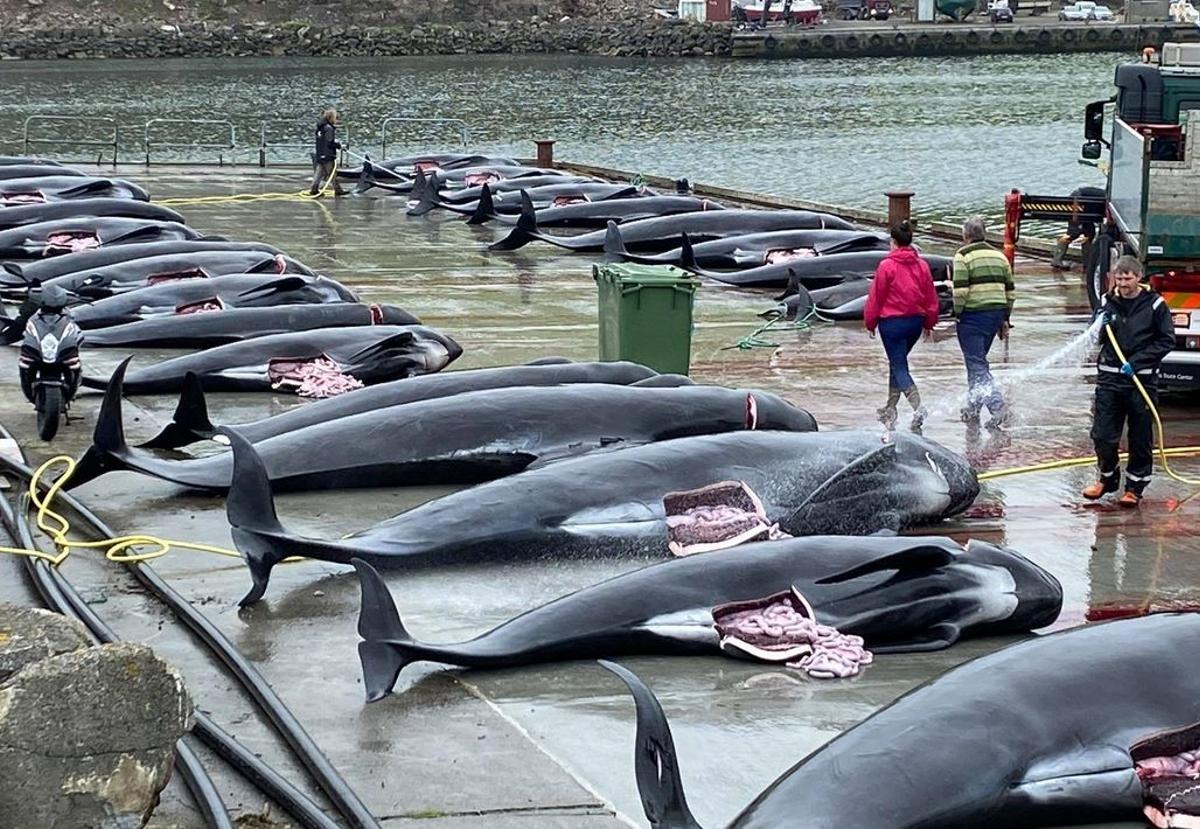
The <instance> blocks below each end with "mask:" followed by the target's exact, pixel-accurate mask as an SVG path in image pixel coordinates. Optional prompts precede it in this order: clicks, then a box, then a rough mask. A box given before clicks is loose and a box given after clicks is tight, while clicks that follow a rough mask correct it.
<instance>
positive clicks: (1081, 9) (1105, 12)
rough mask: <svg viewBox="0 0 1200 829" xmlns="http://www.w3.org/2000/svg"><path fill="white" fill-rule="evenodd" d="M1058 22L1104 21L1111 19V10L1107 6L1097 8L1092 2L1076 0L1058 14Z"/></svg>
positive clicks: (1089, 0)
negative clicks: (1076, 0)
mask: <svg viewBox="0 0 1200 829" xmlns="http://www.w3.org/2000/svg"><path fill="white" fill-rule="evenodd" d="M1058 19H1059V20H1106V21H1111V20H1112V19H1113V13H1112V10H1111V9H1110V8H1109V7H1108V6H1099V5H1097V4H1096V3H1094V2H1092V0H1078V2H1075V3H1072V4H1071V5H1069V6H1063V8H1062V11H1060V12H1059V13H1058Z"/></svg>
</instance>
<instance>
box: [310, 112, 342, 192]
mask: <svg viewBox="0 0 1200 829" xmlns="http://www.w3.org/2000/svg"><path fill="white" fill-rule="evenodd" d="M337 117H338V115H337V110H336V109H327V110H325V112H324V113H322V114H321V120H320V121H318V122H317V145H316V149H315V150H314V152H313V181H312V187H311V188H309V191H308V194H309V195H310V196H319V195H321V191H322V190H324V189H325V183H326V182H328V181H329V179H330V177H332V176H333V169H334V162H335V161H337V154H338V150H340V149H341V148H342V145H341V144H339V143H338V142H337V139H336V137H335V135H334V133H335V130H336V129H337ZM333 194H334V195H335V196H344V195H345V194H346V191H345V190H343V189H342V185H341V184H339V183H338V180H337V178H336V177H334V178H333Z"/></svg>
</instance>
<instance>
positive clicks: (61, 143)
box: [21, 114, 471, 167]
mask: <svg viewBox="0 0 1200 829" xmlns="http://www.w3.org/2000/svg"><path fill="white" fill-rule="evenodd" d="M300 123H301V122H300V121H299V120H298V119H289V120H284V119H269V120H265V121H260V122H259V123H258V125H257V129H251V130H250V131H249V132H250V134H252V135H255V136H256V138H257V141H256V142H254V143H247V144H241V143H239V141H238V127H237V125H236V124H234V122H233V121H230V120H227V119H209V118H168V117H163V118H151V119H150V120H148V121H146V122H145V123H143V124H141V125H140V127H138V126H135V125H132V124H123V123H121V122H119V121H117V120H116V119H114V118H108V117H103V116H87V115H53V114H44V115H43V114H39V115H31V116H29V117H28V118H26V119H25V121H24V124H23V127H22V133H21V142H22V147H23V151H24V153H25V154H26V155H30V154H40V155H68V154H70V151H71V150H78V149H87V150H89V151H90V150H91V149H93V148H96V149H98V150H99V151H98V152H97V155H96V164H97V165H101V164H111V165H112V166H114V167H115V166H116V165H117V164H118V163H120V162H122V161H130V160H132V157H133V156H134V153H136V155H137V157H138V160H140V161H142V162H144V163H145V164H146V165H147V166H149V165H150V164H151V163H153V162H155V161H156V160H161V161H169V162H193V161H203V162H215V163H217V164H218V165H223V164H225V163H227V162H228V163H234V162H238V161H241V162H250V163H253V161H257V163H258V165H259V166H260V167H267V166H270V165H271V163H272V162H274V163H276V164H287V163H291V164H294V163H297V162H300V163H307V162H308V161H309V160H310V158H311V152H312V147H313V138H312V134H311V131H310V130H308V129H305V128H302V127H301V126H300ZM244 127H245V125H243V128H244ZM417 130H420V131H421V132H422V133H424V134H435V133H440V134H446V133H451V134H453V135H454V136H456V138H457V142H458V144H459V145H460V146H461V147H462V148H464V149H465V148H466V147H467V146H468V144H469V142H470V140H471V130H470V127H469V126H468V125H467V123H466V122H465V121H463V120H462V119H460V118H441V117H422V116H410V115H392V116H388V117H387V118H384V119H383V121H381V122H380V124H379V127H378V130H377V134H378V136H379V146H380V148H381V157H383V158H386V157H387V154H388V148H389V146H390V147H392V148H393V149H394V148H395V147H396V146H397V145H398V144H402V143H405V142H403V141H401V140H399V138H398V136H397V133H398V132H406V133H407V134H408V135H409V136H410V141H409V142H408V143H409V144H411V143H412V141H411V136H412V135H413V133H414V132H415V131H417ZM243 132H246V130H245V129H243ZM369 132H374V131H367V133H369ZM367 133H364V134H367ZM129 135H136V136H139V137H140V142H139V141H138V140H137V139H136V138H135V139H134V143H133V144H132V145H131V146H122V143H121V141H122V138H123V137H128V136H129ZM338 141H339V143H341V145H342V148H343V151H348V150H349V148H350V146H351V130H350V129H349V128H348V127H345V126H342V125H339V126H338ZM64 160H75V159H64ZM86 160H88V161H90V160H91V159H90V157H89V158H87V159H86ZM343 160H344V157H343Z"/></svg>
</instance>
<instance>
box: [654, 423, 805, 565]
mask: <svg viewBox="0 0 1200 829" xmlns="http://www.w3.org/2000/svg"><path fill="white" fill-rule="evenodd" d="M747 415H749V412H747ZM663 511H664V512H665V513H666V519H667V538H668V541H667V549H669V550H670V551H671V553H672V554H674V555H677V556H690V555H693V554H694V553H704V552H709V551H711V550H724V549H727V548H729V547H736V546H737V545H739V544H744V543H746V542H747V541H761V540H774V539H778V538H791V536H790V535H788V534H787V533H785V532H784V531H783V530H781V529H779V525H778V524H775V523H772V522H771V521H770V520H769V519H768V518H767V511H766V509H765V508H764V507H763V504H762V501H761V500H760V499H759V497H758V496H757V495H755V494H754V491H753V490H752V489H750V487H748V486H746V484H745V482H743V481H721V482H719V483H715V484H709V485H708V486H705V487H701V488H699V489H690V490H685V491H681V492H668V493H667V494H666V495H664V496H663Z"/></svg>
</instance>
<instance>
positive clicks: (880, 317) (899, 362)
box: [863, 219, 938, 431]
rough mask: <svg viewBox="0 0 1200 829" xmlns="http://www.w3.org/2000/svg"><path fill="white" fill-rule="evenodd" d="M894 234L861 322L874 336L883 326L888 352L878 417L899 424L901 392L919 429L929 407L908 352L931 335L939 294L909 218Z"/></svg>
mask: <svg viewBox="0 0 1200 829" xmlns="http://www.w3.org/2000/svg"><path fill="white" fill-rule="evenodd" d="M890 234H891V237H892V245H891V246H892V250H891V253H889V254H888V255H887V257H886V258H885V259H884V260H883V261H882V262H880V263H879V267H878V268H877V269H876V271H875V278H874V279H873V280H871V288H870V291H869V292H868V293H867V305H866V308H865V310H864V312H863V323H864V325H865V326H866V328H867V330H868V331H870V332H871V336H872V337H874V336H875V331H876V329H878V330H879V336H880V338H881V339H882V340H883V350H884V351H885V352H887V358H888V396H887V402H886V403H885V404H884V406H883V408H881V409H879V410H878V414H879V420H880V422H881V423H883V424H884V425H885V426H886V427H887V428H889V429H891V428H892V427H893V426H895V425H896V404H897V403H899V402H900V395H901V394H903V395H904V396H905V397H906V398H908V402H909V405H911V406H912V409H913V416H912V428H913V430H914V431H917V430H919V429H920V428H921V424H923V423H924V422H925V408H924V407H923V406H922V405H921V393H920V392H919V391H918V390H917V384H916V382H914V381H913V378H912V375H911V374H910V373H909V371H908V353H909V352H910V351H912V350H913V346H915V345H916V344H917V340H919V339H920V338H921V332H922V331H924V332H925V338H926V339H929V337H930V336H931V332H932V331H933V327H934V326H935V325H937V320H938V298H937V291H936V290H935V289H934V287H933V274H932V273H931V272H930V270H929V264H928V263H927V262H926V261H925V260H924V259H922V258H921V257H920V256H918V255H917V251H916V250H915V249H914V248H913V246H912V237H913V233H912V225H911V224H909V222H908V220H907V219H905V220H904V221H901V222H898V223H896V224H894V225H892V227H891V229H890Z"/></svg>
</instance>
